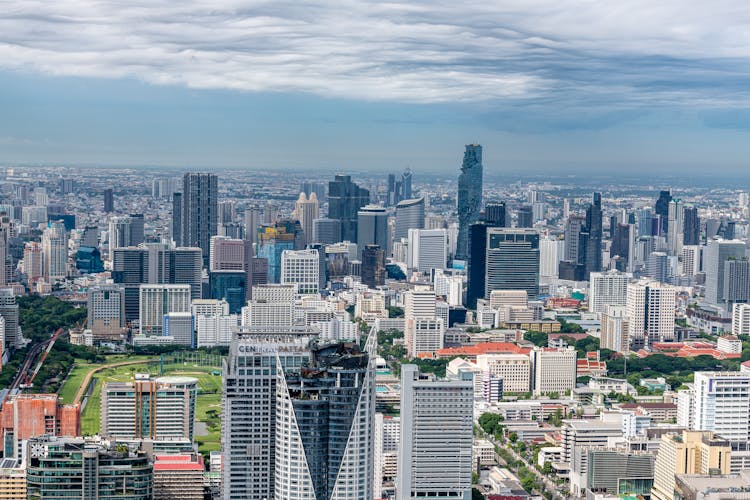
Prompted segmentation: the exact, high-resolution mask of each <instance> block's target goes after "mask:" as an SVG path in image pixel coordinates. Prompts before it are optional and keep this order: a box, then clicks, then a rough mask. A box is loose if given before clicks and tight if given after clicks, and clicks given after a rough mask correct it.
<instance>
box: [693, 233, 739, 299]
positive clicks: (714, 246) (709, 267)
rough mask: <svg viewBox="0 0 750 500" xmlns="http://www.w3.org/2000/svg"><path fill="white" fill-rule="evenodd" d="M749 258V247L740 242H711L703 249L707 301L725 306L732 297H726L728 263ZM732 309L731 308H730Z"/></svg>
mask: <svg viewBox="0 0 750 500" xmlns="http://www.w3.org/2000/svg"><path fill="white" fill-rule="evenodd" d="M746 257H747V245H746V244H745V242H744V241H740V240H710V241H709V242H708V244H707V245H706V248H704V249H703V270H704V271H705V272H706V301H707V302H709V303H711V304H714V305H725V304H727V302H728V301H731V297H726V296H725V288H726V287H725V283H724V282H725V281H726V279H727V277H728V276H727V273H726V263H727V262H728V261H733V260H734V261H739V260H742V259H744V258H746ZM730 309H731V307H730Z"/></svg>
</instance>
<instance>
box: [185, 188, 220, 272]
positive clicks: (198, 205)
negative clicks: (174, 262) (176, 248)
mask: <svg viewBox="0 0 750 500" xmlns="http://www.w3.org/2000/svg"><path fill="white" fill-rule="evenodd" d="M218 198H219V178H218V177H217V176H216V175H215V174H200V173H186V174H185V175H184V176H183V178H182V245H183V246H190V247H198V248H200V249H201V250H202V252H203V261H204V264H207V263H208V255H209V252H210V243H211V236H215V235H216V234H217V230H218V223H219V218H218V208H217V207H218Z"/></svg>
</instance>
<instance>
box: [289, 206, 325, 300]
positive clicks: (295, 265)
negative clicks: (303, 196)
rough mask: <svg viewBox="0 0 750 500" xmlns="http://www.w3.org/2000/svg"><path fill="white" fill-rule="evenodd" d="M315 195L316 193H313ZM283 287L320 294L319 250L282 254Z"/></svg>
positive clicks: (298, 291)
mask: <svg viewBox="0 0 750 500" xmlns="http://www.w3.org/2000/svg"><path fill="white" fill-rule="evenodd" d="M313 194H314V193H313ZM280 283H281V284H282V285H294V286H295V288H296V290H297V293H300V294H310V293H318V288H319V285H320V257H319V254H318V251H317V250H284V251H283V252H282V253H281V280H280Z"/></svg>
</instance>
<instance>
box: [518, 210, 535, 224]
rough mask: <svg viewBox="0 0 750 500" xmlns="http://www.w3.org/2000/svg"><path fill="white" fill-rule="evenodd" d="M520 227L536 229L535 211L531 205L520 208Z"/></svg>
mask: <svg viewBox="0 0 750 500" xmlns="http://www.w3.org/2000/svg"><path fill="white" fill-rule="evenodd" d="M518 227H534V210H533V208H532V207H531V205H521V206H520V207H518Z"/></svg>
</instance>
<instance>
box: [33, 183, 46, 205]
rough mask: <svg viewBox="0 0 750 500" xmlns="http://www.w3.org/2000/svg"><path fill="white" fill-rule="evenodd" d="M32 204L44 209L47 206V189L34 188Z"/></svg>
mask: <svg viewBox="0 0 750 500" xmlns="http://www.w3.org/2000/svg"><path fill="white" fill-rule="evenodd" d="M34 204H35V205H38V206H40V207H46V206H47V205H49V196H48V195H47V188H43V187H36V188H34Z"/></svg>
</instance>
